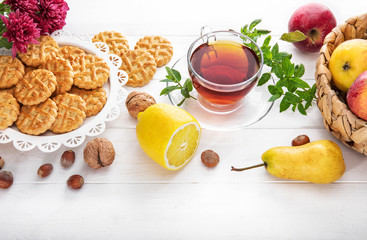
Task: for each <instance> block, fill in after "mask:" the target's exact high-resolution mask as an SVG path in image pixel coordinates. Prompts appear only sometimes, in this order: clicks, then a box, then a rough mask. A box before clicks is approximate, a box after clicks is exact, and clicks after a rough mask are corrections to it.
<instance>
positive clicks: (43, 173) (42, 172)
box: [37, 163, 54, 178]
mask: <svg viewBox="0 0 367 240" xmlns="http://www.w3.org/2000/svg"><path fill="white" fill-rule="evenodd" d="M53 169H54V167H53V166H52V164H51V163H45V164H43V165H42V166H40V167H39V168H38V171H37V174H38V176H40V177H41V178H44V177H47V176H48V175H50V174H51V172H52V170H53Z"/></svg>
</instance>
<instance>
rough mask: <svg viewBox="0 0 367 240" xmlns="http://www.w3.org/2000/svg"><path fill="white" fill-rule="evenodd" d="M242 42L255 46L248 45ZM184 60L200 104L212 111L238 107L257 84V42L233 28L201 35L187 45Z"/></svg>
mask: <svg viewBox="0 0 367 240" xmlns="http://www.w3.org/2000/svg"><path fill="white" fill-rule="evenodd" d="M244 41H246V42H252V43H253V44H252V45H253V46H256V47H257V49H255V51H254V50H253V49H251V48H249V47H247V46H246V45H245V44H244ZM258 56H259V57H258ZM187 61H188V70H189V74H190V77H191V79H192V82H193V85H194V87H195V89H196V90H197V92H198V99H199V102H200V104H201V105H202V106H203V107H204V108H205V109H207V110H210V111H214V112H231V111H233V110H235V109H237V108H238V107H239V106H240V105H241V103H242V102H243V99H244V97H245V96H246V95H247V94H248V93H249V92H250V91H251V89H252V88H253V87H254V86H255V85H256V82H257V80H258V77H259V75H260V72H261V69H262V65H263V58H262V53H261V50H260V48H259V47H258V46H257V45H256V43H255V42H253V41H252V40H251V39H249V38H248V37H246V36H244V35H242V34H240V33H237V32H234V31H214V32H210V33H208V34H205V35H203V36H202V37H201V38H199V39H197V40H196V41H194V42H193V43H192V45H191V46H190V48H189V51H188V56H187Z"/></svg>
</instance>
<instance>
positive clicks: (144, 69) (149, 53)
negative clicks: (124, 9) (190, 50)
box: [92, 31, 173, 87]
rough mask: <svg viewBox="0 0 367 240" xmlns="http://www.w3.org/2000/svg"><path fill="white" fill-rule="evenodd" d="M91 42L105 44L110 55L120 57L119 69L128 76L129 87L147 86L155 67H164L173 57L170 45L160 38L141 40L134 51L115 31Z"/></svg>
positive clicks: (103, 34)
mask: <svg viewBox="0 0 367 240" xmlns="http://www.w3.org/2000/svg"><path fill="white" fill-rule="evenodd" d="M92 41H93V42H104V43H106V44H107V45H108V47H109V49H110V53H113V54H116V55H118V56H119V57H121V59H122V65H121V67H120V69H121V70H124V71H125V72H126V73H127V74H128V75H129V79H128V82H127V83H126V85H128V86H131V87H142V86H144V85H146V84H148V83H149V82H150V80H151V79H152V78H153V76H154V74H155V72H156V69H157V67H162V66H164V65H166V64H167V63H168V62H169V61H170V60H171V58H172V55H173V48H172V45H171V43H170V42H169V41H168V40H167V39H165V38H163V37H160V36H146V37H143V38H141V39H140V40H139V41H138V42H137V43H136V45H135V47H134V50H131V49H129V44H128V41H127V39H126V38H125V37H124V36H123V35H122V34H121V33H119V32H115V31H105V32H101V33H99V34H97V35H95V36H94V37H93V39H92Z"/></svg>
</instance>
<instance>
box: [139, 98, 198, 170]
mask: <svg viewBox="0 0 367 240" xmlns="http://www.w3.org/2000/svg"><path fill="white" fill-rule="evenodd" d="M136 136H137V138H138V141H139V144H140V146H141V148H142V149H143V150H144V152H145V153H146V154H147V155H148V156H149V157H150V158H152V159H153V160H154V161H156V162H157V163H159V164H160V165H162V166H163V167H165V168H167V169H170V170H178V169H180V168H182V167H183V166H185V165H186V164H187V163H188V162H189V161H190V160H191V159H192V157H193V156H194V154H195V152H196V150H197V148H198V145H199V141H200V136H201V128H200V125H199V123H198V122H197V120H196V119H195V118H194V117H193V116H192V115H190V114H189V113H188V112H186V111H184V110H183V109H181V108H179V107H176V106H172V105H169V104H165V103H158V104H154V105H152V106H150V107H148V108H147V109H146V110H145V111H144V112H142V113H139V115H138V124H137V126H136Z"/></svg>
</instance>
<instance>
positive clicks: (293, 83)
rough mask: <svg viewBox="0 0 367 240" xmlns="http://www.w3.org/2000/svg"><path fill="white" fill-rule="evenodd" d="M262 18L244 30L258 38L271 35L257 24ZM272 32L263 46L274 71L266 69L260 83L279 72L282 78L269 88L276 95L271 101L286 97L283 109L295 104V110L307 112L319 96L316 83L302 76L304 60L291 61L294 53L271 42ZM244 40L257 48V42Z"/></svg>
mask: <svg viewBox="0 0 367 240" xmlns="http://www.w3.org/2000/svg"><path fill="white" fill-rule="evenodd" d="M260 22H261V19H256V20H254V21H253V22H252V23H251V24H250V25H245V26H243V27H242V28H241V33H242V34H243V35H246V36H248V37H249V38H251V39H252V40H253V41H254V42H257V40H258V39H259V38H260V37H262V36H264V35H268V34H269V33H270V31H268V30H259V29H256V28H255V27H256V26H257V25H258V24H259V23H260ZM270 41H271V36H270V35H268V36H267V37H266V38H265V40H264V42H263V44H262V46H261V47H260V49H261V51H262V52H263V56H264V64H265V65H267V66H269V67H270V68H271V70H270V72H268V73H263V74H262V76H261V77H260V79H259V81H258V86H262V85H264V84H265V83H267V82H268V81H269V80H270V78H271V77H272V76H274V75H275V76H276V77H277V78H278V80H277V81H276V83H275V85H269V86H268V90H269V92H270V94H271V95H272V96H271V97H270V98H269V101H270V102H274V101H275V100H277V99H280V98H282V100H281V102H280V112H283V111H285V110H287V109H288V108H289V107H291V106H292V111H293V112H294V111H295V110H296V109H297V110H298V111H299V112H300V113H301V114H303V115H307V112H306V111H307V109H308V108H309V107H310V106H312V102H313V101H314V100H315V99H316V84H314V85H312V87H310V85H309V84H308V83H307V82H305V81H303V80H302V79H301V77H302V76H303V75H304V73H305V67H304V65H303V64H302V63H301V64H298V65H296V64H294V63H292V62H291V59H292V54H289V53H287V52H280V51H279V45H278V43H276V44H275V45H274V46H271V45H270ZM244 44H246V45H247V46H249V47H251V48H252V49H256V47H254V46H253V45H254V44H253V43H251V42H248V41H245V40H244Z"/></svg>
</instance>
